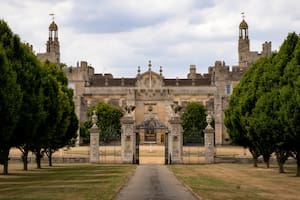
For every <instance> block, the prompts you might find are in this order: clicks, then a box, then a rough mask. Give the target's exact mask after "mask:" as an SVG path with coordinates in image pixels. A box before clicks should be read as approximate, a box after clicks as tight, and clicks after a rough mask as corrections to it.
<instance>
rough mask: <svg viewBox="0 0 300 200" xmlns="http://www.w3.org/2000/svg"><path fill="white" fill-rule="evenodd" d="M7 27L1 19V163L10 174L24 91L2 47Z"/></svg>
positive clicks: (4, 171) (6, 172)
mask: <svg viewBox="0 0 300 200" xmlns="http://www.w3.org/2000/svg"><path fill="white" fill-rule="evenodd" d="M3 26H4V28H3ZM5 28H7V27H6V24H5V23H4V22H3V21H1V20H0V37H1V40H0V121H1V123H0V164H3V166H4V167H3V174H8V155H9V150H10V148H11V147H12V146H13V141H12V134H13V131H14V128H15V127H16V125H17V122H18V118H19V111H20V110H19V109H20V105H21V101H22V93H21V90H20V86H19V85H18V84H17V82H16V73H15V72H14V71H13V69H12V66H11V65H10V64H9V62H8V60H7V57H6V52H5V50H4V49H3V47H2V39H3V37H5V35H4V34H3V29H5Z"/></svg>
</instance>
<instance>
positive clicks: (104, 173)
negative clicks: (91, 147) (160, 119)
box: [0, 165, 136, 200]
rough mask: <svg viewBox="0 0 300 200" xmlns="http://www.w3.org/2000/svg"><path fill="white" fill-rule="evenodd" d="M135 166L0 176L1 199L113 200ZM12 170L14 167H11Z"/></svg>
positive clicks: (62, 168) (70, 167)
mask: <svg viewBox="0 0 300 200" xmlns="http://www.w3.org/2000/svg"><path fill="white" fill-rule="evenodd" d="M135 167H136V166H134V165H60V166H55V167H51V168H43V169H40V170H37V169H35V170H31V171H27V172H24V171H21V170H18V169H15V170H14V169H12V170H10V175H8V176H3V175H0V199H7V200H10V199H20V200H22V199H27V200H28V199H30V200H38V199H43V200H50V199H56V200H57V199H72V200H81V199H85V200H86V199H103V200H104V199H112V198H113V197H114V195H115V194H116V192H118V190H119V188H120V187H121V186H122V185H123V184H124V183H125V182H126V180H127V179H128V177H129V176H130V175H131V174H132V171H133V170H134V169H135ZM12 168H13V167H12Z"/></svg>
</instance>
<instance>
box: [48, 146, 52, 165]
mask: <svg viewBox="0 0 300 200" xmlns="http://www.w3.org/2000/svg"><path fill="white" fill-rule="evenodd" d="M48 159H49V166H50V167H52V150H51V149H50V150H49V154H48Z"/></svg>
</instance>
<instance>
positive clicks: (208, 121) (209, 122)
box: [206, 114, 212, 128]
mask: <svg viewBox="0 0 300 200" xmlns="http://www.w3.org/2000/svg"><path fill="white" fill-rule="evenodd" d="M206 122H207V127H208V128H212V126H211V123H212V116H211V115H210V114H208V115H207V116H206Z"/></svg>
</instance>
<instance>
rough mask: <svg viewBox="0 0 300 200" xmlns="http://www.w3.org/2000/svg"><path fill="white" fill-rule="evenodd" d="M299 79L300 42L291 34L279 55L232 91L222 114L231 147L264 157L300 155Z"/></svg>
mask: <svg viewBox="0 0 300 200" xmlns="http://www.w3.org/2000/svg"><path fill="white" fill-rule="evenodd" d="M299 77H300V40H299V36H298V35H297V34H295V33H291V34H289V35H288V37H287V39H286V40H285V41H284V42H283V44H282V46H281V48H280V51H279V52H278V53H276V54H273V55H272V56H271V57H270V58H262V59H260V60H258V61H257V62H256V63H254V64H253V66H251V67H250V68H249V69H248V71H247V72H246V73H245V74H244V76H243V78H242V79H241V81H240V83H239V84H238V86H237V87H236V88H235V89H234V91H233V94H232V96H231V97H230V102H229V107H228V109H227V110H226V111H225V125H226V127H227V130H228V133H229V135H230V137H231V139H232V141H233V143H235V144H239V145H242V146H245V147H249V148H252V149H256V151H257V152H259V154H263V155H264V156H268V154H269V155H270V154H271V153H272V152H274V151H276V154H277V155H283V156H286V155H289V153H288V152H289V151H293V152H295V154H298V153H300V147H299V146H300V145H299V144H300V140H299V138H300V137H299V134H300V97H299V95H300V87H299V86H300V84H299V83H300V81H299V80H300V78H299ZM278 160H286V158H279V159H278Z"/></svg>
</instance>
